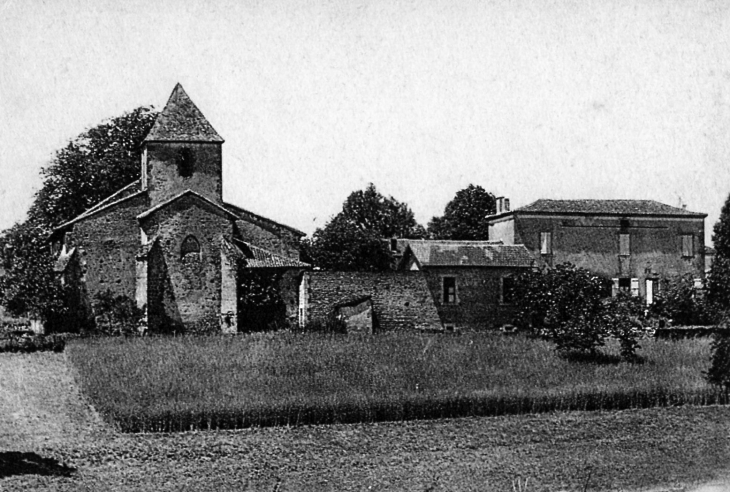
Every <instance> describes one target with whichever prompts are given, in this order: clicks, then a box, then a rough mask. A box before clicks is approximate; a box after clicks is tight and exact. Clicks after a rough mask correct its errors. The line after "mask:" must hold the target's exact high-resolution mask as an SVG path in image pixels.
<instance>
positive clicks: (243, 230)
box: [229, 207, 299, 260]
mask: <svg viewBox="0 0 730 492" xmlns="http://www.w3.org/2000/svg"><path fill="white" fill-rule="evenodd" d="M229 210H232V211H233V212H234V213H236V214H237V215H239V216H241V217H242V218H241V219H240V220H237V221H236V227H237V228H238V232H239V234H240V236H241V239H243V240H244V241H246V242H248V243H251V244H254V245H256V246H258V247H260V248H264V249H266V250H268V251H271V252H272V253H276V254H278V255H281V256H286V257H288V258H295V259H297V260H298V259H299V236H298V235H297V234H295V233H294V232H292V231H291V230H290V229H288V228H286V227H283V226H279V225H277V224H275V223H271V222H268V221H264V220H260V219H257V218H256V216H254V215H253V214H249V215H247V214H245V213H244V212H241V209H238V207H229Z"/></svg>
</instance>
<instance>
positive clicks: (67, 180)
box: [0, 107, 157, 322]
mask: <svg viewBox="0 0 730 492" xmlns="http://www.w3.org/2000/svg"><path fill="white" fill-rule="evenodd" d="M156 116H157V113H156V111H154V110H153V109H152V108H151V107H140V108H137V109H135V110H134V111H132V112H130V113H125V114H123V115H122V116H119V117H116V118H112V119H109V120H107V121H104V122H102V123H101V124H99V125H97V126H95V127H93V128H91V129H89V130H87V131H85V132H84V133H82V134H81V135H79V136H78V137H76V138H74V139H72V140H71V141H70V142H69V143H68V145H66V146H65V147H64V148H62V149H60V150H58V151H57V152H56V153H55V155H54V157H53V159H52V160H51V162H50V163H49V165H48V166H47V167H45V168H43V169H42V170H41V175H42V176H43V185H42V186H41V189H40V190H39V191H38V192H37V193H36V195H35V200H34V202H33V204H32V205H31V207H30V210H29V212H28V217H27V219H26V220H25V221H23V222H20V223H17V224H15V225H14V226H13V227H11V228H9V229H7V230H5V231H3V233H2V234H1V235H0V236H1V239H0V243H2V244H5V245H6V246H5V247H4V248H3V250H2V253H1V254H2V256H3V258H2V260H3V264H4V266H5V269H6V275H5V278H4V279H2V282H1V283H0V291H1V295H2V303H3V305H4V306H5V307H6V308H7V309H8V311H9V312H10V313H11V314H14V315H31V316H36V317H40V318H41V319H42V320H43V321H46V322H48V321H52V318H58V317H59V316H60V315H61V313H62V311H63V306H62V299H63V292H62V291H63V289H62V287H61V286H60V284H59V283H58V282H57V281H56V280H55V279H54V273H53V263H54V258H52V255H51V252H50V244H49V243H48V237H49V235H50V233H51V231H52V230H53V228H54V227H56V226H58V225H59V224H62V223H63V222H66V221H68V220H70V219H72V218H74V217H76V216H77V215H79V214H81V213H82V212H83V211H85V210H86V209H87V208H89V207H90V206H92V205H94V204H95V203H98V202H100V201H101V200H103V199H104V198H106V197H108V196H109V195H111V194H112V193H114V192H116V191H117V190H119V189H121V188H123V187H124V186H126V185H127V184H129V183H131V182H132V181H134V180H135V179H138V178H139V174H140V157H141V149H140V146H141V143H142V140H143V139H144V137H145V135H147V133H148V132H149V130H150V128H151V127H152V124H153V123H154V120H155V117H156Z"/></svg>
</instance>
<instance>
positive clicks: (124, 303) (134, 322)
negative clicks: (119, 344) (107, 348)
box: [94, 289, 144, 335]
mask: <svg viewBox="0 0 730 492" xmlns="http://www.w3.org/2000/svg"><path fill="white" fill-rule="evenodd" d="M94 313H95V314H96V329H97V330H98V331H100V332H101V333H104V334H106V335H129V334H133V333H137V330H138V329H139V326H140V324H141V323H142V322H143V320H144V310H142V309H140V308H138V307H137V304H136V302H135V301H134V300H133V299H130V298H129V297H127V296H125V295H123V294H120V295H114V293H113V292H112V291H111V290H108V289H107V290H106V291H103V292H99V293H98V294H96V297H95V299H94Z"/></svg>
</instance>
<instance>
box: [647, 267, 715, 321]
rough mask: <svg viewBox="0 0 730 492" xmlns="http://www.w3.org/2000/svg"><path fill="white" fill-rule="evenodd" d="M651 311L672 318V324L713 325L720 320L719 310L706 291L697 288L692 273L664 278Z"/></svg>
mask: <svg viewBox="0 0 730 492" xmlns="http://www.w3.org/2000/svg"><path fill="white" fill-rule="evenodd" d="M649 313H650V314H651V316H653V317H657V318H667V319H671V320H672V324H674V325H681V326H698V325H712V324H716V323H717V321H718V315H717V310H716V309H715V308H714V305H713V304H712V303H710V302H709V301H708V299H707V297H706V296H705V295H704V292H703V291H702V290H698V289H697V288H695V283H694V277H693V276H692V275H682V276H675V277H670V278H666V279H663V280H662V282H661V290H660V291H659V292H657V293H656V295H655V296H654V303H653V304H652V305H651V306H649Z"/></svg>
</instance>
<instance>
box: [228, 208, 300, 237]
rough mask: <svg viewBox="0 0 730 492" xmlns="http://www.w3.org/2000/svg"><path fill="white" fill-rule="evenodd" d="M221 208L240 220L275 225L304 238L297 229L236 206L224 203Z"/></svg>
mask: <svg viewBox="0 0 730 492" xmlns="http://www.w3.org/2000/svg"><path fill="white" fill-rule="evenodd" d="M223 206H224V207H225V208H226V209H227V210H229V211H231V212H233V213H234V214H236V215H238V216H239V217H241V218H242V219H254V220H258V221H261V222H266V223H268V224H272V225H275V226H278V227H283V228H284V229H288V230H290V231H291V232H293V233H294V234H296V235H298V236H306V234H305V233H303V232H302V231H300V230H299V229H295V228H293V227H290V226H288V225H286V224H282V223H281V222H276V221H275V220H272V219H269V218H268V217H264V216H263V215H259V214H255V213H253V212H251V211H249V210H246V209H245V208H241V207H239V206H238V205H233V204H232V203H225V202H224V203H223Z"/></svg>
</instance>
